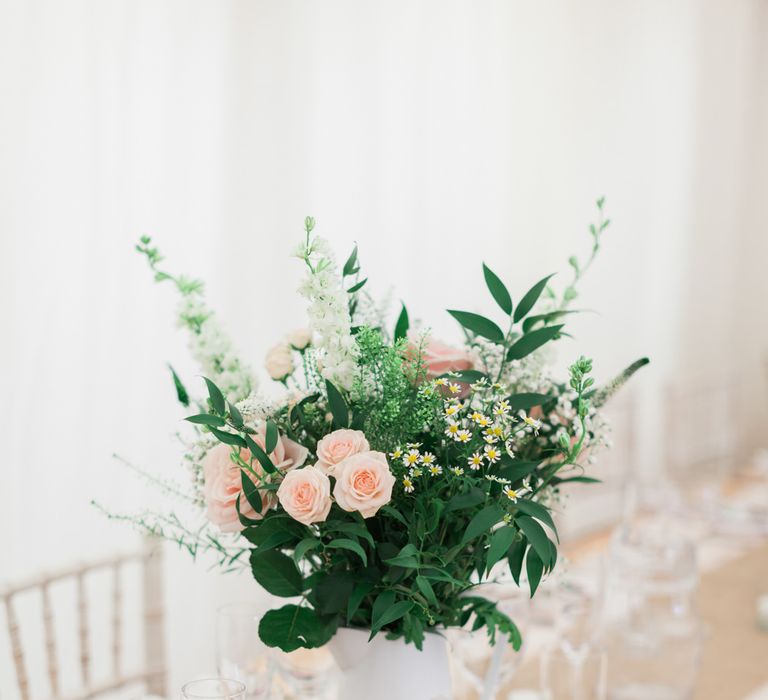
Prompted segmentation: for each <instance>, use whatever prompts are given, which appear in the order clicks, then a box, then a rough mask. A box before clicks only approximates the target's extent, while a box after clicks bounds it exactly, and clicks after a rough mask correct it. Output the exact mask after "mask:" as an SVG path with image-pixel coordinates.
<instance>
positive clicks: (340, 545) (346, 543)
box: [326, 537, 368, 566]
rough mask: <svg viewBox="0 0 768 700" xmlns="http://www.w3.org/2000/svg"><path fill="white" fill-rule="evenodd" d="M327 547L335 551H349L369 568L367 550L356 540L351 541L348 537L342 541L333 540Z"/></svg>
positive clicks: (341, 539)
mask: <svg viewBox="0 0 768 700" xmlns="http://www.w3.org/2000/svg"><path fill="white" fill-rule="evenodd" d="M326 547H331V548H334V549H347V550H349V551H350V552H354V553H355V554H357V556H359V557H360V559H362V560H363V566H368V557H367V555H366V554H365V550H364V549H363V548H362V547H361V546H360V545H359V544H358V543H357V542H355V541H354V540H349V539H347V538H346V537H342V538H340V539H336V540H331V541H330V542H329V543H328V544H327V545H326Z"/></svg>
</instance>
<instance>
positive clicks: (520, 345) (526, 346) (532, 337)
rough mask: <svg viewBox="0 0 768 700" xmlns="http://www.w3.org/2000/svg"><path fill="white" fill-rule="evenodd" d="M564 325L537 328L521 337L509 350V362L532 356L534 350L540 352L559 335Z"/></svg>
mask: <svg viewBox="0 0 768 700" xmlns="http://www.w3.org/2000/svg"><path fill="white" fill-rule="evenodd" d="M563 325H564V324H562V323H561V324H559V325H557V326H544V328H537V329H536V330H535V331H531V332H530V333H526V334H525V335H523V336H521V337H520V338H518V339H517V340H516V341H515V342H514V343H513V344H512V346H511V347H510V348H509V350H507V360H521V359H522V358H524V357H525V356H526V355H530V354H531V353H532V352H533V351H534V350H538V349H539V348H540V347H541V346H542V345H544V344H545V343H548V342H549V341H550V340H552V339H553V338H554V337H555V336H556V335H559V333H560V330H561V329H562V328H563Z"/></svg>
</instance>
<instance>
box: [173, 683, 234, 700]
mask: <svg viewBox="0 0 768 700" xmlns="http://www.w3.org/2000/svg"><path fill="white" fill-rule="evenodd" d="M181 697H182V699H183V700H245V685H244V684H243V683H241V682H240V681H235V680H232V679H230V678H201V679H200V680H196V681H190V682H189V683H186V684H185V685H184V686H182V688H181Z"/></svg>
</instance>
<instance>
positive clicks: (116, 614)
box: [0, 540, 166, 700]
mask: <svg viewBox="0 0 768 700" xmlns="http://www.w3.org/2000/svg"><path fill="white" fill-rule="evenodd" d="M161 552H162V550H161V547H160V545H159V543H158V542H157V541H155V540H146V541H145V545H144V547H143V548H142V549H141V550H139V551H137V552H134V553H131V554H127V555H121V556H115V557H111V558H107V559H102V560H100V561H96V562H93V563H90V564H84V565H81V566H75V567H72V568H70V569H67V570H63V571H59V572H57V573H55V574H50V575H44V576H39V577H37V578H35V579H31V580H28V581H24V582H21V583H19V584H17V585H13V586H8V587H6V588H4V589H2V588H0V600H2V603H3V606H4V608H5V617H6V624H7V631H8V638H9V641H10V650H11V655H12V657H13V666H14V670H15V676H16V683H17V686H18V690H19V697H20V699H21V700H32V693H31V689H30V682H29V678H30V669H29V668H28V655H27V654H25V649H24V646H23V644H22V634H21V625H20V623H19V616H18V614H17V600H18V599H19V598H20V597H24V596H26V595H27V594H29V593H32V594H35V593H37V594H39V600H40V611H41V617H42V620H41V622H42V625H41V629H42V634H43V639H44V658H45V660H44V666H45V671H46V672H47V676H48V687H49V689H50V695H49V700H86V699H87V698H93V697H96V696H100V695H106V694H109V693H112V692H113V691H119V690H121V689H124V688H127V687H129V686H136V687H139V686H143V687H144V693H145V694H149V695H160V696H162V695H164V693H165V690H166V688H165V684H166V668H165V648H164V644H165V640H164V633H163V598H162V596H163V587H162V554H161ZM132 563H133V564H137V565H138V566H139V567H141V579H142V584H141V587H142V591H141V593H142V595H141V598H142V601H143V602H142V606H143V635H142V636H143V644H144V653H143V666H142V667H140V668H139V670H135V671H133V670H132V671H126V670H125V669H124V667H123V657H124V653H123V652H124V649H123V641H122V640H123V627H124V620H123V613H122V607H123V605H122V603H123V596H124V590H123V578H124V576H123V574H124V571H125V568H126V566H127V565H129V564H132ZM104 571H108V572H111V581H112V590H111V596H110V597H111V601H110V606H111V619H110V620H109V621H108V622H109V625H110V626H111V650H110V651H111V654H110V656H111V659H110V661H111V669H110V673H109V677H108V678H107V679H106V680H101V679H100V680H98V681H97V680H95V679H94V677H93V673H92V668H91V654H90V651H89V648H90V633H91V630H90V625H89V596H88V592H87V590H86V581H87V580H88V579H89V577H90V576H91V575H92V574H94V573H96V572H104ZM61 582H74V584H75V591H76V594H75V598H76V601H75V607H76V611H75V612H76V625H77V630H76V637H77V644H78V662H79V667H80V678H81V687H80V689H79V690H78V691H76V692H74V693H66V694H65V693H63V692H62V684H61V682H60V680H61V679H60V660H59V649H58V647H57V639H56V634H55V630H54V610H53V605H52V603H51V593H50V591H51V588H52V587H53V586H55V585H58V584H60V583H61Z"/></svg>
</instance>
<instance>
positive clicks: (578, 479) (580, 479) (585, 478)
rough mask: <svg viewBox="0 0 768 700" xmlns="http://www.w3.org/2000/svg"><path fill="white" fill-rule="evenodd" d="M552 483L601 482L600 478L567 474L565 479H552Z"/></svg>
mask: <svg viewBox="0 0 768 700" xmlns="http://www.w3.org/2000/svg"><path fill="white" fill-rule="evenodd" d="M552 482H553V483H557V484H568V483H571V482H573V483H576V484H602V483H603V482H602V480H601V479H595V478H594V477H591V476H569V477H567V478H566V479H557V480H555V479H552Z"/></svg>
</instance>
